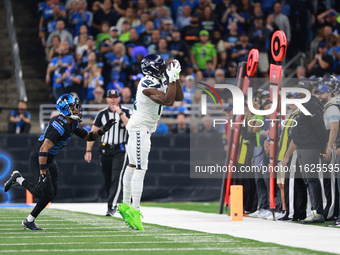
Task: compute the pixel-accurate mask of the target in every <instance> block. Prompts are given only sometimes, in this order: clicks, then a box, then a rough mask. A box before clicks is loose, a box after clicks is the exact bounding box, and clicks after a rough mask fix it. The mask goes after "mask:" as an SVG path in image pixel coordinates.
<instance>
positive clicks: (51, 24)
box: [40, 5, 65, 46]
mask: <svg viewBox="0 0 340 255" xmlns="http://www.w3.org/2000/svg"><path fill="white" fill-rule="evenodd" d="M52 8H53V15H52V16H50V17H48V18H46V19H44V22H43V26H42V28H41V32H40V38H41V40H42V45H43V46H44V45H45V40H46V39H47V38H48V36H49V35H50V34H51V33H52V32H54V31H56V30H57V22H58V20H63V21H64V22H65V17H64V16H63V15H62V11H61V10H60V6H59V5H54V6H53V7H52Z"/></svg>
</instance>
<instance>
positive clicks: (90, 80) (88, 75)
mask: <svg viewBox="0 0 340 255" xmlns="http://www.w3.org/2000/svg"><path fill="white" fill-rule="evenodd" d="M83 77H84V78H83V81H84V82H83V88H84V89H85V93H86V96H85V100H84V101H85V103H86V102H88V101H89V100H92V99H94V94H93V92H94V90H95V88H96V87H102V86H103V85H104V79H103V76H102V75H101V69H100V68H98V66H97V65H93V66H92V67H91V70H90V72H84V74H83Z"/></svg>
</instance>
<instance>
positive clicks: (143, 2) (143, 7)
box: [136, 0, 150, 23]
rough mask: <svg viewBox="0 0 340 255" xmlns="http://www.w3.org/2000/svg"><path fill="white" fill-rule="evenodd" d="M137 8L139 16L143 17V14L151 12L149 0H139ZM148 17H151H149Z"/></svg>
mask: <svg viewBox="0 0 340 255" xmlns="http://www.w3.org/2000/svg"><path fill="white" fill-rule="evenodd" d="M136 9H137V10H136V15H137V17H142V16H143V14H146V13H150V9H149V6H148V1H147V0H138V1H137V8H136ZM148 19H149V17H148ZM142 23H143V22H142Z"/></svg>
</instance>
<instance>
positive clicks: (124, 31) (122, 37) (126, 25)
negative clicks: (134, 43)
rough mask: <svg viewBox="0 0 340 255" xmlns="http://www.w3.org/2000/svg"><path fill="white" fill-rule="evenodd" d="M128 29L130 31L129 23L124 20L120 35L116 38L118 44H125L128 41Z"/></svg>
mask: <svg viewBox="0 0 340 255" xmlns="http://www.w3.org/2000/svg"><path fill="white" fill-rule="evenodd" d="M130 29H131V25H130V23H129V22H128V21H126V20H125V21H124V22H123V25H122V30H121V33H120V35H119V37H118V40H119V41H120V42H122V43H126V42H127V41H129V40H130Z"/></svg>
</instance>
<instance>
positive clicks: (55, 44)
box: [46, 35, 61, 62]
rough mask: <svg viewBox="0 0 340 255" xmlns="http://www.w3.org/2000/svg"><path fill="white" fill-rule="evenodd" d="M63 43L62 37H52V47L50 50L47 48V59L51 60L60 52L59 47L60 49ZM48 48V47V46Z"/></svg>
mask: <svg viewBox="0 0 340 255" xmlns="http://www.w3.org/2000/svg"><path fill="white" fill-rule="evenodd" d="M60 44H61V41H60V37H59V36H57V35H56V36H54V37H53V38H52V47H51V48H50V50H49V51H48V50H47V52H48V53H47V54H46V57H47V61H48V62H50V61H51V59H52V58H53V56H54V55H55V54H58V49H59V46H60ZM46 49H48V48H46Z"/></svg>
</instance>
